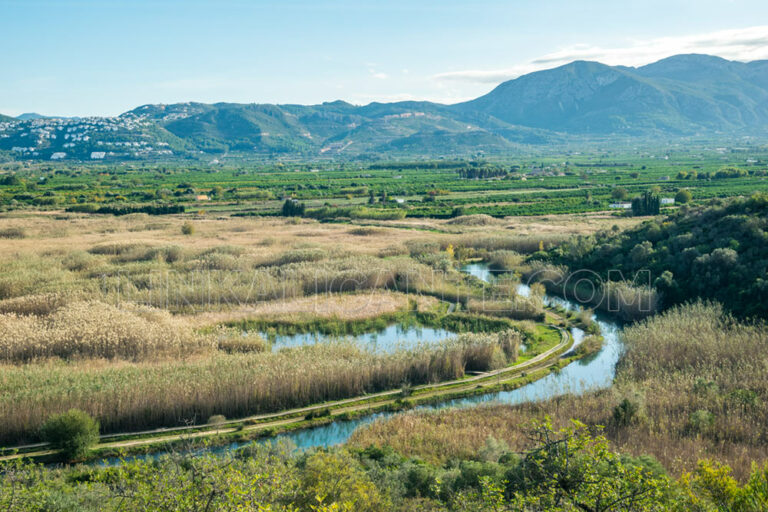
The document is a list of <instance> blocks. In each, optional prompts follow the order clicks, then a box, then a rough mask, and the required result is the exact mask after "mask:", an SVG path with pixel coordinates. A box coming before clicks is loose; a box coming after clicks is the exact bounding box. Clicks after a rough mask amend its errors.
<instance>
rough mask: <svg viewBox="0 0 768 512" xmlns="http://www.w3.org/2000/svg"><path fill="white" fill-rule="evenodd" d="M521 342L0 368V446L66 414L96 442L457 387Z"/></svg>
mask: <svg viewBox="0 0 768 512" xmlns="http://www.w3.org/2000/svg"><path fill="white" fill-rule="evenodd" d="M519 342H520V340H519V335H518V334H516V333H514V332H513V333H505V334H504V335H503V336H502V335H498V334H496V335H472V334H465V335H460V336H458V337H457V338H454V339H452V340H448V341H446V342H445V343H444V344H441V345H437V346H427V347H419V348H418V349H414V350H408V351H398V352H395V353H392V354H375V353H371V352H368V351H366V350H364V349H362V348H360V347H359V346H357V345H355V344H352V343H348V342H347V343H344V342H339V343H331V344H319V345H312V346H306V347H300V348H296V349H287V350H281V351H278V352H275V353H271V352H267V353H246V354H241V353H233V354H225V353H221V352H216V353H214V354H212V355H211V356H207V357H202V358H191V359H186V360H176V361H163V362H143V363H127V362H126V363H120V364H115V363H107V362H103V361H99V360H91V361H79V362H62V361H50V362H47V363H44V364H29V365H13V366H11V365H6V366H4V367H1V368H0V424H2V425H3V429H2V431H0V441H1V442H3V443H6V444H7V443H14V442H22V441H31V440H35V439H36V436H37V431H38V428H39V426H40V425H41V424H42V422H43V421H45V419H46V418H48V417H49V416H50V415H52V414H56V413H59V412H62V411H67V410H69V409H71V408H77V409H81V410H84V411H86V412H88V413H89V414H91V415H93V416H94V417H95V418H97V419H98V420H99V422H100V423H101V428H102V432H117V431H133V430H141V429H145V428H151V427H159V426H176V425H183V424H185V423H186V422H188V421H196V422H198V423H200V422H205V420H206V418H209V417H211V416H213V415H214V414H223V415H224V416H226V417H228V418H237V417H242V416H247V415H250V414H256V413H266V412H272V411H280V410H284V409H288V408H292V407H300V406H305V405H310V404H314V403H321V402H324V401H327V400H336V399H342V398H347V397H352V396H359V395H362V394H365V393H372V392H376V391H382V390H387V389H396V388H399V387H400V386H401V385H402V384H403V383H409V384H413V385H416V384H423V383H429V382H438V381H443V380H448V379H455V378H460V377H462V376H463V375H464V372H465V371H468V370H473V371H485V370H490V369H493V368H497V367H499V366H501V365H505V364H507V363H508V361H510V360H512V359H513V358H514V357H516V350H517V349H516V347H518V346H519Z"/></svg>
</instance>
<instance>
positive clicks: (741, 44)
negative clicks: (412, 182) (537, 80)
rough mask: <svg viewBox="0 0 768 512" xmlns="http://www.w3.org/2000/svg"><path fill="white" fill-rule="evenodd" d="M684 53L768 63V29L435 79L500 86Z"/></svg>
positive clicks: (582, 49) (568, 54)
mask: <svg viewBox="0 0 768 512" xmlns="http://www.w3.org/2000/svg"><path fill="white" fill-rule="evenodd" d="M681 53H706V54H709V55H718V56H720V57H723V58H725V59H729V60H738V61H744V62H747V61H752V60H760V59H768V25H763V26H758V27H749V28H743V29H735V30H721V31H717V32H709V33H705V34H696V35H691V36H677V37H660V38H656V39H648V40H633V41H630V42H629V45H627V46H625V47H619V48H605V47H601V46H592V45H584V44H582V45H574V46H570V47H567V48H563V49H560V50H558V51H555V52H552V53H548V54H546V55H542V56H541V57H539V58H537V59H534V60H532V61H529V62H526V63H522V64H517V65H514V66H510V67H508V68H505V69H495V70H465V71H452V72H448V73H440V74H437V75H434V78H435V79H437V80H441V81H442V80H456V81H463V82H473V83H498V82H502V81H504V80H509V79H512V78H516V77H518V76H520V75H523V74H526V73H530V72H533V71H539V70H542V69H548V68H553V67H557V66H560V65H563V64H567V63H569V62H572V61H574V60H594V61H598V62H602V63H603V64H609V65H612V66H615V65H624V66H642V65H644V64H649V63H651V62H655V61H657V60H659V59H663V58H665V57H669V56H671V55H677V54H681Z"/></svg>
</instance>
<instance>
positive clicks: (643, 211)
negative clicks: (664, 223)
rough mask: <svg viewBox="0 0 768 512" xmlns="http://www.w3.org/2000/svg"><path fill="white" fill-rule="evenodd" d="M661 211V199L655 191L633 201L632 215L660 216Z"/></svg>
mask: <svg viewBox="0 0 768 512" xmlns="http://www.w3.org/2000/svg"><path fill="white" fill-rule="evenodd" d="M660 209H661V199H659V195H658V194H657V193H655V192H654V191H653V190H649V191H647V192H645V193H644V194H643V195H642V196H638V197H635V198H634V199H632V215H635V216H639V215H658V214H659V211H660Z"/></svg>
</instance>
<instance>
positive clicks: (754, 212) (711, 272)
mask: <svg viewBox="0 0 768 512" xmlns="http://www.w3.org/2000/svg"><path fill="white" fill-rule="evenodd" d="M549 257H550V259H551V260H553V261H555V262H558V263H565V264H567V265H568V266H569V267H571V268H572V269H586V270H590V271H594V272H596V273H597V275H598V276H599V277H600V278H601V279H602V280H609V278H610V277H611V274H613V275H614V276H616V275H619V273H621V275H622V276H623V278H624V279H629V280H632V279H634V278H635V277H636V276H640V277H642V274H639V272H641V271H644V270H647V271H649V272H650V278H651V280H650V282H651V283H652V284H653V286H654V287H655V288H656V290H658V291H659V292H660V293H661V295H662V300H663V304H664V306H667V307H668V306H671V305H674V304H679V303H682V302H685V301H687V300H690V299H692V298H696V297H701V298H708V299H715V300H717V301H719V302H720V303H722V304H723V305H725V306H726V307H728V308H729V309H731V311H733V312H734V314H736V315H739V316H743V317H746V316H762V317H765V316H766V315H768V311H767V310H766V308H765V304H766V303H768V279H766V275H768V195H765V194H755V195H754V196H752V197H751V198H749V199H735V200H732V201H729V202H725V203H719V202H718V203H715V204H712V205H710V206H706V207H699V208H694V209H681V210H680V211H679V212H678V213H675V214H673V215H671V216H670V217H668V218H666V219H663V220H650V221H647V222H645V223H643V224H641V225H640V226H638V227H636V228H634V229H631V230H628V231H626V232H624V233H620V234H614V233H606V232H603V233H598V234H597V235H594V236H588V237H577V238H574V239H573V240H571V241H570V242H568V243H566V244H562V245H560V246H558V247H556V248H554V249H552V250H550V251H549Z"/></svg>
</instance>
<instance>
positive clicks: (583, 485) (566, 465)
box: [485, 418, 670, 512]
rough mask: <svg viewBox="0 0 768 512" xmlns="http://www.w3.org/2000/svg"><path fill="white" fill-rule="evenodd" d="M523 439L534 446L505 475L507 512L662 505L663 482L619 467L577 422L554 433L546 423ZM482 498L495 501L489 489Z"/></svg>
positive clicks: (598, 511)
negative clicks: (509, 504) (534, 442)
mask: <svg viewBox="0 0 768 512" xmlns="http://www.w3.org/2000/svg"><path fill="white" fill-rule="evenodd" d="M529 435H530V436H531V437H532V438H533V439H534V440H535V441H536V445H537V446H536V448H534V449H533V450H531V451H529V452H527V453H526V454H525V456H524V458H523V460H522V461H521V463H520V464H519V466H518V467H517V468H516V469H515V470H513V471H512V472H511V473H510V474H509V475H508V476H509V477H510V479H509V483H508V488H507V492H506V496H507V497H508V499H509V500H510V501H512V502H513V503H512V505H513V506H511V507H509V508H507V510H547V511H558V510H585V511H593V512H607V511H609V510H656V509H659V508H660V507H659V504H660V503H661V501H662V500H663V499H665V495H666V493H667V491H668V489H669V486H670V484H669V480H668V479H667V477H666V476H663V475H654V474H653V473H652V472H651V471H649V470H648V469H646V468H643V467H640V466H638V465H634V464H625V463H624V462H623V461H622V459H621V458H620V457H619V456H618V455H617V454H616V453H614V452H612V451H611V450H610V449H609V446H608V440H607V439H606V438H605V437H604V436H602V435H598V436H593V435H592V434H590V432H589V428H587V426H586V425H584V424H583V423H581V422H578V421H575V420H572V426H570V427H567V428H564V429H561V430H554V429H553V428H552V424H551V422H550V420H549V418H547V419H546V420H545V421H544V422H541V423H535V424H534V426H533V428H532V429H531V431H530V433H529ZM485 496H486V499H488V500H490V501H489V503H493V502H494V501H495V502H496V503H498V500H499V497H500V495H499V492H498V489H496V490H495V491H494V489H493V487H492V486H490V487H488V486H486V489H485Z"/></svg>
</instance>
